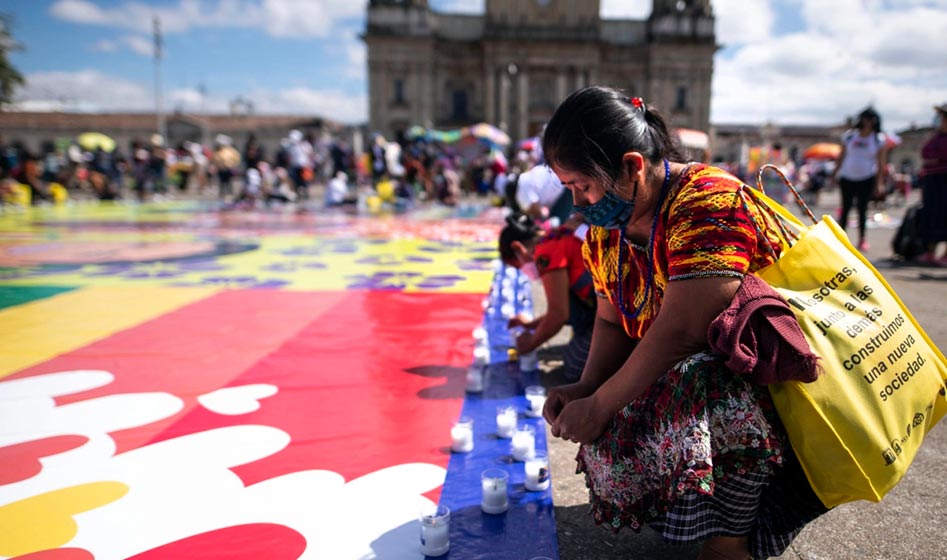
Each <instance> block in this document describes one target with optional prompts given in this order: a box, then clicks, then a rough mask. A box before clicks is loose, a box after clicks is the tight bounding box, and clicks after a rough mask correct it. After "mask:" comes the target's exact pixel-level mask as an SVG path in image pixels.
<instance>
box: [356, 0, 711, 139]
mask: <svg viewBox="0 0 947 560" xmlns="http://www.w3.org/2000/svg"><path fill="white" fill-rule="evenodd" d="M599 12H600V2H599V1H598V0H584V1H582V2H573V1H566V0H486V7H485V11H484V13H483V14H482V15H461V14H449V13H440V12H436V11H434V10H432V9H431V8H430V6H429V5H428V2H427V0H371V1H370V3H369V6H368V20H367V27H366V31H365V34H364V35H363V39H364V41H365V43H366V45H367V50H368V84H369V129H370V130H373V131H378V132H381V133H382V134H384V135H385V136H387V137H389V138H391V137H397V136H398V135H399V134H400V133H403V132H404V131H406V130H407V129H408V128H410V127H411V126H413V125H421V126H425V127H434V128H452V127H459V126H464V125H469V124H472V123H476V122H488V123H491V124H495V125H498V126H500V127H501V128H503V129H505V130H506V131H507V132H508V133H509V135H510V136H511V137H512V138H513V139H514V140H515V139H519V138H525V137H528V136H532V135H535V134H537V133H538V132H539V131H540V130H541V129H542V126H543V124H544V123H546V122H547V121H548V120H549V118H550V117H551V116H552V114H553V112H554V111H555V109H556V107H557V105H558V104H559V102H560V101H562V99H564V98H565V97H566V96H567V95H568V94H569V93H571V92H572V91H574V90H576V89H578V88H581V87H583V86H586V85H591V84H602V85H611V86H617V87H621V88H624V89H626V90H627V91H629V92H630V93H632V94H634V95H640V96H641V97H643V98H645V99H646V100H647V101H648V102H649V103H651V104H653V105H656V106H657V107H658V108H659V109H660V110H661V112H662V113H663V114H664V115H665V116H666V117H667V118H668V120H669V121H670V122H669V124H670V125H671V126H674V127H684V128H691V129H697V130H701V131H707V130H708V128H709V122H710V85H711V75H712V73H713V56H714V52H715V51H716V49H717V44H716V40H715V34H714V16H713V13H712V11H711V5H710V0H654V3H653V10H652V13H651V15H650V17H649V18H648V19H645V20H630V19H628V20H617V19H616V20H613V19H602V18H601V17H600V15H599Z"/></svg>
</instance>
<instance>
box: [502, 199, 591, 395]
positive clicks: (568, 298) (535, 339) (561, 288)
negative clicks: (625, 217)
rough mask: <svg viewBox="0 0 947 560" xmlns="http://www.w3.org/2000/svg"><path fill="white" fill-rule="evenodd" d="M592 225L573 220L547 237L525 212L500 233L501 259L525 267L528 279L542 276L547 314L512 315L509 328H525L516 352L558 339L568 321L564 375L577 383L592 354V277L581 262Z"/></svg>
mask: <svg viewBox="0 0 947 560" xmlns="http://www.w3.org/2000/svg"><path fill="white" fill-rule="evenodd" d="M587 231H588V226H586V225H585V224H583V223H582V221H581V220H580V219H577V218H572V219H570V220H568V221H567V222H566V223H565V224H564V225H562V226H560V227H558V228H556V229H554V230H552V231H550V232H549V233H547V234H545V235H543V234H542V230H541V229H540V228H539V227H537V226H536V224H535V223H534V222H533V220H532V219H530V218H529V217H528V216H526V215H524V214H517V215H514V216H511V217H509V218H507V226H506V227H505V228H503V231H501V232H500V258H501V259H502V260H503V263H504V264H506V265H507V266H514V267H516V268H518V269H520V270H522V271H523V272H524V273H525V274H526V275H527V276H528V277H529V279H530V280H536V279H542V281H543V290H545V294H546V314H545V315H543V316H542V317H537V318H535V319H532V320H528V319H527V320H524V319H523V318H521V317H514V318H513V319H512V320H510V324H509V326H510V327H511V328H512V327H517V326H522V327H524V328H525V329H527V330H526V331H525V332H524V333H523V334H521V335H520V336H519V338H517V339H516V351H517V352H519V353H520V354H524V353H526V352H532V351H533V350H535V349H536V348H539V346H540V345H542V344H543V343H544V342H546V341H547V340H549V339H550V338H552V337H554V336H555V335H556V333H558V332H559V331H560V330H561V329H562V327H563V326H564V325H566V324H567V323H568V324H569V326H571V327H572V339H571V340H570V341H569V344H568V345H567V346H566V350H565V352H564V355H563V361H564V362H565V367H564V375H563V376H564V377H565V379H566V380H568V381H578V379H579V376H580V375H581V374H582V368H583V366H585V359H586V358H587V357H588V354H589V343H590V342H591V341H592V325H593V323H594V322H595V295H594V293H593V291H592V276H591V275H590V274H589V271H588V270H586V269H585V264H584V263H583V261H582V240H583V239H584V238H585V232H587Z"/></svg>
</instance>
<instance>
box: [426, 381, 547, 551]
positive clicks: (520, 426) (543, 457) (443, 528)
mask: <svg viewBox="0 0 947 560" xmlns="http://www.w3.org/2000/svg"><path fill="white" fill-rule="evenodd" d="M525 393H526V400H527V402H528V403H529V406H528V407H527V408H526V410H525V411H524V413H525V415H526V416H528V417H531V418H540V417H542V411H543V405H544V404H545V402H546V390H545V388H543V387H541V386H539V385H533V386H529V387H526V390H525ZM517 419H518V412H517V410H516V408H515V407H513V406H508V405H505V406H500V407H497V412H496V436H497V437H498V438H500V439H509V440H510V449H511V452H512V453H511V454H512V456H513V460H514V461H517V462H521V463H523V469H524V472H525V479H524V486H525V487H526V490H527V491H530V492H543V491H545V490H548V489H549V486H550V479H549V457H548V455H547V454H546V453H545V452H538V451H536V428H535V427H533V426H532V425H531V424H528V423H525V422H517ZM450 434H451V450H452V451H454V452H456V453H469V452H471V451H473V449H474V421H473V419H471V418H468V417H461V418H460V419H459V420H458V421H457V422H456V423H455V424H454V425H453V426H452V427H451V430H450ZM509 479H510V475H509V473H508V472H507V471H505V470H503V469H498V468H490V469H486V470H484V471H483V472H482V473H481V474H480V489H481V496H480V509H481V510H482V511H483V512H484V513H487V514H491V515H499V514H502V513H505V512H506V511H507V510H508V509H509V507H510V500H509ZM449 532H450V510H449V509H448V508H447V507H446V506H443V505H440V506H436V507H435V508H433V509H432V510H430V511H424V512H422V515H421V552H422V553H424V554H425V555H427V556H440V555H443V554H446V553H447V551H448V550H449V549H450V538H449Z"/></svg>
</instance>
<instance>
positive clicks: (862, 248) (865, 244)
mask: <svg viewBox="0 0 947 560" xmlns="http://www.w3.org/2000/svg"><path fill="white" fill-rule="evenodd" d="M868 249H871V245H869V244H868V242H867V241H865V240H864V239H862V240H861V241H859V242H858V250H859V251H867V250H868Z"/></svg>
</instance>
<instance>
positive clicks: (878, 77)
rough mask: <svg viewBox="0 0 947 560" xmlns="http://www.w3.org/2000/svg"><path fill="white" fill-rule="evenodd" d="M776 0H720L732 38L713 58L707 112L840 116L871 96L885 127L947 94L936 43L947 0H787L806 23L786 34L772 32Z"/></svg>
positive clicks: (796, 119)
mask: <svg viewBox="0 0 947 560" xmlns="http://www.w3.org/2000/svg"><path fill="white" fill-rule="evenodd" d="M774 1H776V0H770V1H769V2H758V3H757V2H753V3H745V2H740V1H739V0H717V2H716V3H715V4H714V6H715V11H716V16H717V25H718V27H717V33H718V41H720V42H722V43H725V44H726V45H727V46H728V47H730V48H729V49H728V52H727V54H726V56H718V57H717V58H716V60H715V70H714V84H713V94H712V99H713V101H712V110H711V113H712V114H711V121H713V122H715V123H728V122H746V123H752V122H766V121H771V122H775V123H781V124H802V123H808V124H838V123H841V122H843V121H844V120H845V118H846V117H848V116H851V115H853V114H855V113H856V112H858V111H859V110H861V109H862V108H864V107H865V106H866V105H868V104H873V105H874V106H875V107H876V108H877V109H878V111H879V112H880V113H881V115H882V118H883V123H884V126H885V128H888V129H900V128H903V127H906V126H908V125H910V124H911V122H927V121H928V120H929V118H930V107H931V105H933V104H935V103H937V102H940V101H941V100H943V99H947V77H945V76H947V57H945V56H943V54H944V53H943V49H939V48H933V47H932V46H933V45H938V44H940V43H942V42H943V30H944V29H947V9H945V8H947V2H945V1H944V0H937V1H936V2H932V1H925V0H901V1H899V2H894V1H893V0H871V1H863V0H837V2H835V3H833V5H832V8H831V11H828V9H827V7H826V5H825V3H824V2H822V1H820V0H783V1H786V2H789V1H791V2H793V4H797V5H798V7H799V8H798V9H799V14H800V16H801V18H802V20H803V23H804V24H805V27H806V31H805V32H798V33H793V34H789V35H782V36H773V35H772V34H771V33H772V31H773V29H774V23H775V20H774V19H773V18H774V12H773V10H772V6H773V2H774ZM750 6H752V9H751V8H750ZM747 10H750V11H751V12H752V11H756V12H758V14H757V15H756V16H752V15H747V13H748V12H747ZM738 12H739V13H738ZM740 13H742V14H743V17H742V18H741V16H740ZM754 17H756V18H757V19H758V20H759V23H758V24H749V23H748V22H749V20H751V19H753V18H754ZM767 20H768V21H769V24H765V22H766V21H767ZM743 25H746V27H745V29H744V30H743V31H741V30H740V29H739V27H740V26H743ZM731 26H735V27H731ZM753 29H766V30H767V32H766V33H756V34H754V33H752V30H753Z"/></svg>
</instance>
